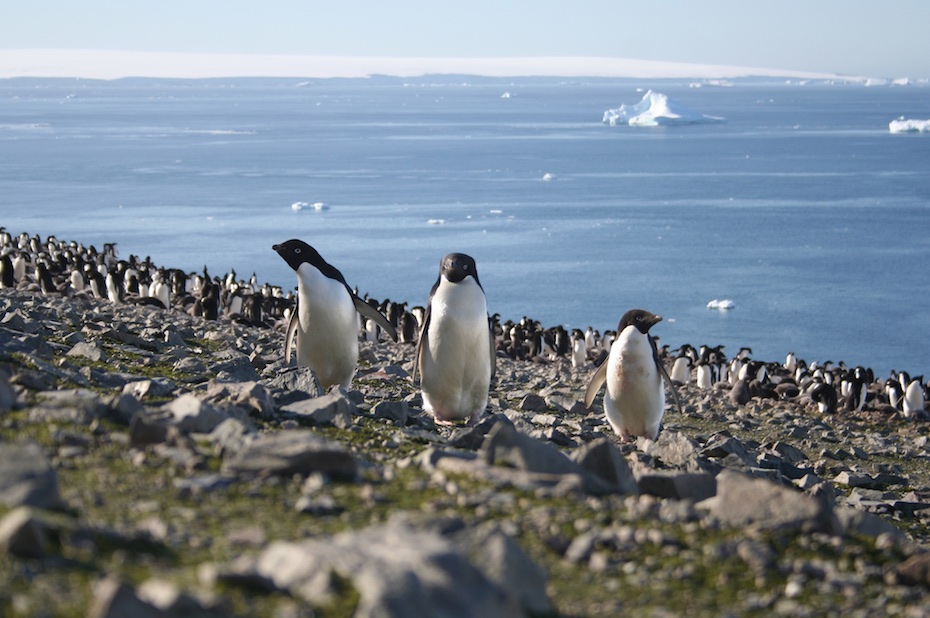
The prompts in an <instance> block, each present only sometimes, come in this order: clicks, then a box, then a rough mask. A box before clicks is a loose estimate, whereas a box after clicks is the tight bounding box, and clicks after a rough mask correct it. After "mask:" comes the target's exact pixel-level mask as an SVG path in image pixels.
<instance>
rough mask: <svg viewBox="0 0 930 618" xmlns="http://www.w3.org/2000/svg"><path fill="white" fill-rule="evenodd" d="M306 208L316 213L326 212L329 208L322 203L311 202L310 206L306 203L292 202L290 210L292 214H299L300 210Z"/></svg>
mask: <svg viewBox="0 0 930 618" xmlns="http://www.w3.org/2000/svg"><path fill="white" fill-rule="evenodd" d="M308 206H309V207H311V208H313V210H315V211H317V212H320V211H321V210H327V209H328V208H329V206H327V205H326V204H324V203H323V202H313V203H312V204H310V203H308V202H294V203H293V204H291V210H293V211H294V212H300V211H301V210H303V209H304V208H307V207H308Z"/></svg>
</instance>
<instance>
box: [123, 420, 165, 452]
mask: <svg viewBox="0 0 930 618" xmlns="http://www.w3.org/2000/svg"><path fill="white" fill-rule="evenodd" d="M167 439H168V424H167V423H166V422H165V421H163V420H161V419H158V418H153V417H150V416H149V415H148V414H146V413H145V412H144V411H141V412H136V413H135V414H133V415H132V420H130V421H129V445H130V446H132V447H134V448H138V447H140V446H141V447H144V446H148V445H150V444H161V443H163V442H165V441H166V440H167Z"/></svg>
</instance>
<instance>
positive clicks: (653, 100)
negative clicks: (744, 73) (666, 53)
mask: <svg viewBox="0 0 930 618" xmlns="http://www.w3.org/2000/svg"><path fill="white" fill-rule="evenodd" d="M603 122H604V124H609V125H610V126H612V127H614V126H617V125H618V124H626V125H629V126H631V127H660V126H667V125H679V124H707V123H719V122H726V118H720V117H717V116H707V115H706V114H702V113H700V112H697V111H695V110H693V109H691V108H689V107H685V106H684V105H681V104H679V103H677V102H672V101H669V100H668V97H667V96H665V95H664V94H661V93H659V92H653V91H652V90H649V91H648V92H646V94H645V95H643V99H642V100H641V101H640V102H639V103H635V104H633V105H627V104H623V105H621V106H620V107H618V108H617V109H609V110H607V111H606V112H604V119H603Z"/></svg>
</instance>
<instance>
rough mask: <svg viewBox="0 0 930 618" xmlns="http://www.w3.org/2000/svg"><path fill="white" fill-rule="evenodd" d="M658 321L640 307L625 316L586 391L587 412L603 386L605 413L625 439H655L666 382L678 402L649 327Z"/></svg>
mask: <svg viewBox="0 0 930 618" xmlns="http://www.w3.org/2000/svg"><path fill="white" fill-rule="evenodd" d="M661 319H662V318H661V317H659V316H657V315H655V314H653V313H650V312H649V311H646V310H644V309H631V310H630V311H627V312H626V313H625V314H623V317H622V318H621V319H620V324H619V326H618V327H617V337H616V339H615V340H614V342H613V344H612V345H611V347H610V354H609V356H608V357H607V360H606V361H605V362H603V363H602V364H601V365H600V366H599V367H598V368H597V371H595V372H594V375H593V376H592V378H591V382H590V383H589V384H588V388H587V390H586V391H585V398H584V404H585V407H586V408H590V407H591V404H592V403H593V402H594V397H595V396H596V395H597V392H598V391H599V390H600V389H601V387H602V386H604V383H605V382H606V383H607V393H606V394H605V395H604V413H605V414H606V416H607V421H608V422H609V423H610V426H611V427H612V428H613V430H614V432H616V433H617V434H618V435H619V436H620V438H621V439H622V440H623V441H627V440H629V439H630V438H631V436H643V437H645V438H649V439H652V440H655V439H656V437H657V436H658V435H659V428H660V426H661V425H662V416H663V414H664V413H665V387H664V385H663V383H662V382H663V380H664V381H665V382H666V383H667V384H668V386H669V388H670V389H671V391H672V394H673V395H674V397H675V401H676V402H677V403H678V407H679V409H680V408H681V402H680V401H679V400H678V392H677V391H676V390H675V387H674V385H672V381H671V379H670V378H669V376H668V373H667V372H666V371H665V367H664V366H663V365H662V363H661V361H660V360H659V354H658V350H657V349H656V344H655V340H654V339H653V338H652V337H651V336H650V335H649V329H650V328H652V326H653V325H655V324H656V323H658V322H659V321H660V320H661Z"/></svg>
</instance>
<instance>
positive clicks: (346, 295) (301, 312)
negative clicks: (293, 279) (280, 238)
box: [272, 239, 397, 388]
mask: <svg viewBox="0 0 930 618" xmlns="http://www.w3.org/2000/svg"><path fill="white" fill-rule="evenodd" d="M272 249H274V250H275V251H277V253H278V255H280V256H281V257H282V258H283V259H284V261H285V262H287V264H288V266H290V267H291V268H293V269H294V272H296V273H297V310H296V311H294V312H293V313H292V314H291V319H290V323H289V324H288V328H287V335H286V339H285V347H284V360H285V362H287V361H289V360H290V355H291V354H290V351H291V341H292V340H293V338H294V335H295V334H296V337H297V364H298V365H299V366H302V367H310V369H312V370H313V374H314V375H315V376H316V378H317V380H318V381H319V383H320V385H321V386H322V387H323V388H329V387H331V386H333V385H339V386H342V387H343V388H348V387H349V384H350V383H351V382H352V377H353V376H354V375H355V367H356V365H357V364H358V314H359V313H361V314H362V315H363V316H365V317H369V318H372V319H373V320H375V321H376V322H378V324H380V325H381V327H382V328H383V329H384V330H386V331H387V332H388V334H390V336H391V338H392V339H393V340H394V341H397V332H396V331H395V330H394V327H393V326H391V323H390V322H388V320H387V318H385V317H384V316H383V315H381V314H380V313H379V312H378V311H377V310H376V309H374V308H373V307H372V306H371V305H369V304H368V303H366V302H365V301H363V300H362V299H361V298H359V297H358V296H356V295H355V293H353V292H352V290H351V289H350V288H349V285H348V284H347V283H346V280H345V278H344V277H343V276H342V273H341V272H339V271H338V270H337V269H336V268H335V267H334V266H332V265H331V264H329V263H328V262H327V261H326V260H324V259H323V258H322V257H321V256H320V254H319V253H318V252H317V250H316V249H314V248H313V247H311V246H310V245H308V244H307V243H305V242H304V241H302V240H297V239H292V240H289V241H287V242H285V243H282V244H280V245H274V246H273V247H272Z"/></svg>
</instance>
